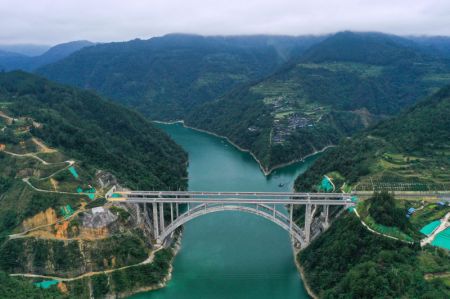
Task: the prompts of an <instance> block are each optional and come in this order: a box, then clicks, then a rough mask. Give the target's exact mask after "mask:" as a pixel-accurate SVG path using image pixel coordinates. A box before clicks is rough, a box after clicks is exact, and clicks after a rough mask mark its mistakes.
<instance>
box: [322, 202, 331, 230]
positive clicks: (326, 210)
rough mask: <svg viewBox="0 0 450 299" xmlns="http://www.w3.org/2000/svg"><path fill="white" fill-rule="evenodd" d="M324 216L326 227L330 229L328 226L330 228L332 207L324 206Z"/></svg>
mask: <svg viewBox="0 0 450 299" xmlns="http://www.w3.org/2000/svg"><path fill="white" fill-rule="evenodd" d="M323 214H324V216H325V227H326V228H328V226H330V223H329V217H330V206H329V205H325V206H323Z"/></svg>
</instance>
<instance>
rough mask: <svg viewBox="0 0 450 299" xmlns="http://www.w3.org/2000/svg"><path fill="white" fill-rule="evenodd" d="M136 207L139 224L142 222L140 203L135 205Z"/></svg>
mask: <svg viewBox="0 0 450 299" xmlns="http://www.w3.org/2000/svg"><path fill="white" fill-rule="evenodd" d="M134 206H135V208H136V221H137V223H138V224H141V209H140V208H139V204H138V203H137V204H135V205H134Z"/></svg>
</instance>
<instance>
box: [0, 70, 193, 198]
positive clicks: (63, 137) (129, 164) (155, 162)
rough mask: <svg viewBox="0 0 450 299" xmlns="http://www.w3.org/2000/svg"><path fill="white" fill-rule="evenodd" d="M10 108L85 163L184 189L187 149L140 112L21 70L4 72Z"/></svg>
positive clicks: (150, 185)
mask: <svg viewBox="0 0 450 299" xmlns="http://www.w3.org/2000/svg"><path fill="white" fill-rule="evenodd" d="M0 97H1V99H2V102H8V103H10V104H8V106H7V111H8V112H9V113H10V114H12V115H14V116H16V117H20V116H25V117H32V118H33V119H34V120H35V121H37V122H39V123H41V124H43V126H42V128H34V127H33V128H32V129H31V133H32V134H33V135H34V136H37V137H40V138H41V139H43V140H44V141H45V142H46V143H47V144H49V145H51V146H54V147H56V148H61V149H63V151H64V152H65V153H66V154H67V156H69V157H73V158H75V159H79V160H80V161H82V162H83V165H85V166H86V167H92V168H96V169H103V170H107V171H110V172H112V173H113V174H115V175H116V176H117V177H118V178H119V179H120V181H121V183H123V184H124V185H126V186H129V187H130V188H134V189H137V188H144V189H158V188H162V189H182V188H185V186H186V183H187V182H186V181H185V180H184V179H183V178H184V177H186V163H187V156H186V153H185V152H184V151H183V150H182V149H181V147H179V146H178V145H176V144H175V143H174V142H173V141H172V140H171V139H169V137H168V136H167V135H165V134H164V133H163V132H162V131H161V130H159V129H157V128H155V127H154V126H153V125H152V124H151V123H150V122H149V121H147V120H145V119H144V118H143V117H142V116H140V115H139V114H137V113H134V112H132V111H130V110H127V109H126V108H124V107H121V106H118V105H115V104H111V103H109V102H107V101H106V100H104V99H102V98H101V97H99V96H97V95H96V94H94V93H92V92H87V91H82V90H78V89H75V88H70V87H66V86H62V85H58V84H55V83H52V82H50V81H48V80H46V79H42V78H39V77H36V76H33V75H29V74H26V73H22V72H12V73H2V74H0Z"/></svg>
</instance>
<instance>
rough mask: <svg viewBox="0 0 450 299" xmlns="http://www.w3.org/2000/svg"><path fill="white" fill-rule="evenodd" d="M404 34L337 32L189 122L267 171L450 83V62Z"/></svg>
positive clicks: (207, 106) (196, 113)
mask: <svg viewBox="0 0 450 299" xmlns="http://www.w3.org/2000/svg"><path fill="white" fill-rule="evenodd" d="M399 39H400V38H393V37H391V36H388V35H383V34H372V33H367V34H365V33H351V32H343V33H338V34H336V35H333V36H331V37H329V38H328V39H326V40H324V41H323V42H321V43H318V44H316V45H314V46H312V47H311V48H310V49H309V50H307V52H306V53H305V54H304V55H303V56H302V57H301V58H299V59H297V60H295V61H293V62H292V63H291V64H289V65H287V66H286V67H284V68H282V69H281V70H279V71H277V72H276V73H275V74H273V75H271V76H269V77H267V78H266V79H263V80H261V81H259V82H257V83H254V84H248V85H246V86H244V87H241V88H237V89H236V90H234V91H232V92H229V93H228V94H226V95H224V96H223V97H221V98H219V99H218V100H216V101H214V102H211V103H206V104H204V105H203V106H201V107H200V108H199V109H196V110H195V111H194V112H193V113H191V114H190V115H188V117H187V118H186V122H187V124H188V125H190V126H194V127H198V128H201V129H206V130H210V131H213V132H215V133H218V134H220V135H224V136H227V137H229V138H230V139H231V140H232V141H233V142H234V143H236V144H237V145H239V146H241V147H243V148H246V149H249V150H250V151H252V152H253V153H254V154H255V155H256V156H257V157H258V159H259V160H260V161H261V162H262V164H263V165H264V167H265V168H266V169H271V168H272V167H274V166H276V165H279V164H283V163H286V162H289V161H292V160H297V159H300V158H302V157H304V156H306V155H308V154H311V153H313V152H315V151H318V150H321V149H323V148H325V147H327V146H329V145H333V144H337V143H338V141H339V140H340V139H341V138H343V137H346V136H350V135H351V134H353V133H355V132H356V131H358V130H361V129H363V128H365V127H368V126H370V125H372V124H374V123H375V122H377V121H378V120H380V119H382V118H384V117H386V116H390V115H393V114H396V113H399V112H400V111H401V110H402V109H404V108H405V107H408V106H410V105H412V104H413V103H414V102H415V101H417V100H418V99H420V98H422V97H424V96H426V95H429V94H431V93H432V92H434V91H436V90H437V89H438V88H439V87H442V86H444V85H445V84H448V82H449V80H450V64H449V63H448V62H446V61H444V60H440V59H437V58H435V57H432V56H427V55H426V54H424V53H423V52H422V51H421V50H420V49H419V47H413V46H409V45H404V42H400V41H399ZM393 57H394V58H395V57H397V58H398V59H392V58H393Z"/></svg>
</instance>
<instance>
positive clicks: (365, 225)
mask: <svg viewBox="0 0 450 299" xmlns="http://www.w3.org/2000/svg"><path fill="white" fill-rule="evenodd" d="M354 211H355V214H356V216H358V218H359V221H360V222H361V224H362V225H363V226H364V227H365V228H366V229H367V230H368V231H370V232H372V233H374V234H376V235H379V236H382V237H385V238H389V239H393V240H397V241H400V242H403V243H407V244H413V243H414V242H409V241H405V240H402V239H399V238H396V237H393V236H389V235H386V234H383V233H380V232H377V231H376V230H373V229H372V228H370V227H369V226H368V225H367V224H366V223H365V222H364V220H362V218H361V216H360V215H359V213H358V211H357V210H356V208H355V209H354Z"/></svg>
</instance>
